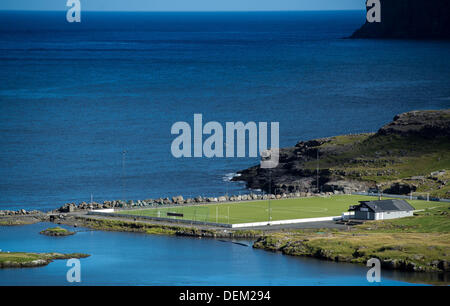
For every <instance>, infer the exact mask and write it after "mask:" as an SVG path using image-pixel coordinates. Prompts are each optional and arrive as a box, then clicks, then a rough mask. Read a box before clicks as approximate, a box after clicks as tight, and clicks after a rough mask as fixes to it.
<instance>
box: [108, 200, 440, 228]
mask: <svg viewBox="0 0 450 306" xmlns="http://www.w3.org/2000/svg"><path fill="white" fill-rule="evenodd" d="M376 199H377V198H376V197H368V196H356V195H336V196H331V197H309V198H296V199H280V200H271V201H270V210H271V213H270V215H271V220H272V221H274V220H289V219H303V218H319V217H328V216H340V215H341V214H342V213H343V212H346V211H348V208H349V206H350V205H356V204H358V201H369V200H376ZM383 199H386V198H383ZM408 202H409V203H410V204H411V205H412V206H414V208H415V209H423V208H426V207H436V206H442V205H445V204H443V203H440V202H427V201H414V200H413V201H409V200H408ZM447 205H448V204H447ZM117 213H121V214H128V215H137V216H150V217H162V218H172V219H184V220H195V221H205V222H216V223H225V224H237V223H248V222H263V221H268V220H269V201H248V202H236V203H223V204H202V205H189V206H187V205H186V206H184V205H183V206H182V205H178V206H175V205H174V206H172V207H161V208H158V207H155V208H147V209H136V210H123V211H119V212H117ZM170 213H176V214H183V217H179V216H170ZM168 214H169V215H168Z"/></svg>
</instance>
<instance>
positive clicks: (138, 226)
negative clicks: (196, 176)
mask: <svg viewBox="0 0 450 306" xmlns="http://www.w3.org/2000/svg"><path fill="white" fill-rule="evenodd" d="M83 226H86V227H89V228H92V229H96V230H102V231H118V232H133V233H144V234H153V235H155V234H156V235H177V236H192V237H211V238H256V237H260V236H261V232H260V231H252V230H248V231H247V230H239V231H231V230H221V229H207V228H197V227H188V226H172V225H160V224H150V223H144V222H139V221H126V220H110V219H96V218H90V219H84V221H83Z"/></svg>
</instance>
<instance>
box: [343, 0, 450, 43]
mask: <svg viewBox="0 0 450 306" xmlns="http://www.w3.org/2000/svg"><path fill="white" fill-rule="evenodd" d="M380 2H381V22H379V23H376V22H374V23H369V22H367V21H366V23H365V24H364V25H363V26H362V27H361V28H360V29H358V30H357V31H356V32H354V33H353V35H352V36H351V38H405V39H450V1H448V0H427V1H423V0H395V1H392V0H389V1H387V0H380Z"/></svg>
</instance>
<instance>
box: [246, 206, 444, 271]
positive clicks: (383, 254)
mask: <svg viewBox="0 0 450 306" xmlns="http://www.w3.org/2000/svg"><path fill="white" fill-rule="evenodd" d="M449 213H450V205H446V206H442V207H438V208H429V209H425V210H424V211H422V212H419V213H416V216H413V217H407V218H401V219H393V220H384V221H370V222H366V223H364V224H362V225H357V226H354V227H352V228H350V229H349V230H348V231H339V230H332V229H320V230H290V231H280V232H275V233H270V234H267V235H265V236H264V237H261V238H259V239H258V240H257V241H256V242H255V243H254V247H255V248H260V249H265V250H270V251H280V252H282V253H283V254H286V255H294V256H308V257H315V258H319V259H326V260H333V261H339V262H350V263H360V264H364V263H366V262H367V260H368V259H370V258H378V259H380V261H381V264H382V267H384V268H389V269H399V270H406V271H416V272H448V271H450V265H449V264H450V231H449V229H450V216H449Z"/></svg>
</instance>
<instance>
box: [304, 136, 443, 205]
mask: <svg viewBox="0 0 450 306" xmlns="http://www.w3.org/2000/svg"><path fill="white" fill-rule="evenodd" d="M317 148H318V149H319V151H321V150H323V151H325V152H330V151H331V152H336V153H335V154H333V153H331V154H325V155H324V156H323V157H322V158H321V160H320V168H322V169H323V168H326V169H329V170H330V171H331V172H332V173H333V174H334V175H336V176H342V177H345V178H347V179H349V178H350V179H355V180H362V181H368V182H373V183H374V184H378V185H380V186H385V187H387V186H388V185H389V183H393V182H399V183H405V184H411V185H414V186H415V187H416V188H417V190H416V191H417V192H429V193H430V194H431V195H432V196H435V197H447V198H448V197H450V184H448V183H447V182H449V179H450V173H449V171H446V173H445V174H443V175H441V176H440V177H432V176H431V175H430V174H431V173H432V172H435V171H439V170H450V141H448V138H446V137H438V138H433V139H426V138H422V137H418V136H409V137H402V136H399V135H387V136H384V135H373V134H360V135H348V136H337V137H332V138H331V139H330V141H329V142H326V143H324V144H322V145H320V146H318V147H317ZM330 148H332V150H330ZM316 166H317V163H316V162H315V161H309V162H308V163H306V164H305V168H308V169H311V170H313V169H315V167H316ZM418 177H419V178H418Z"/></svg>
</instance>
